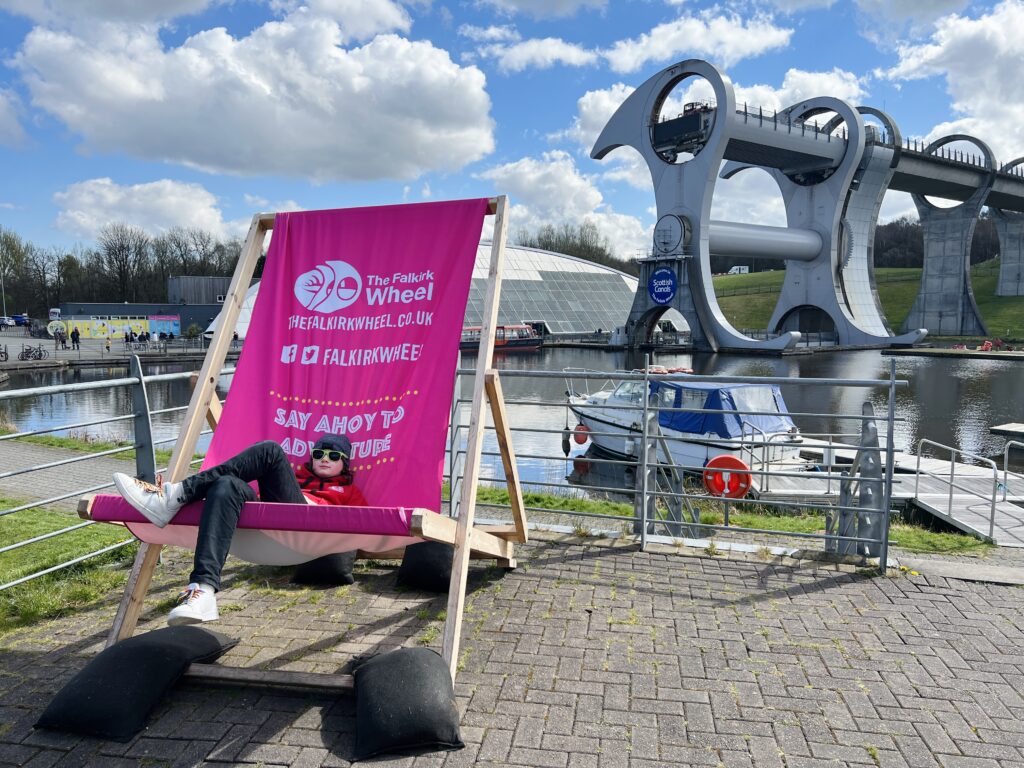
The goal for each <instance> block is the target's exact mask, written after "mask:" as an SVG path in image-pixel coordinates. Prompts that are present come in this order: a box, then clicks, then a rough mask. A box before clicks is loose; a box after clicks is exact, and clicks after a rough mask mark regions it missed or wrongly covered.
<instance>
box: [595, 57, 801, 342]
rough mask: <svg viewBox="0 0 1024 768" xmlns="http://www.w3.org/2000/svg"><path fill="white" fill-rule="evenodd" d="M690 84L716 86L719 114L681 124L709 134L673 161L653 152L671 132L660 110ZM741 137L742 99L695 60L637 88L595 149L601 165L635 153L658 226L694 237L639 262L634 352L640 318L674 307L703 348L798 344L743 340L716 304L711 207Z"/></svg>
mask: <svg viewBox="0 0 1024 768" xmlns="http://www.w3.org/2000/svg"><path fill="white" fill-rule="evenodd" d="M688 77H702V78H704V79H705V80H706V81H707V82H708V83H709V84H710V85H711V87H712V88H713V89H714V92H715V104H716V108H715V109H714V110H707V111H703V110H700V111H697V112H694V113H692V114H690V115H684V116H683V117H682V119H683V120H684V122H687V123H693V124H694V125H697V126H699V127H700V129H701V130H704V131H706V134H707V135H706V136H705V137H704V140H703V144H702V145H701V147H700V150H699V152H697V154H695V155H694V156H693V157H692V158H690V159H687V160H685V161H683V162H674V160H675V157H673V156H672V153H670V152H669V151H666V150H665V149H663V148H662V149H660V150H658V149H655V146H654V145H655V143H656V141H657V142H658V143H659V146H662V142H663V138H664V137H663V136H662V132H663V129H664V128H665V126H663V125H661V124H659V117H660V112H661V107H662V105H663V104H664V103H665V101H666V99H667V98H668V97H669V94H670V93H671V91H672V89H673V88H674V87H675V86H676V85H677V84H678V83H679V82H681V81H682V80H684V79H686V78H688ZM705 121H710V124H707V123H706V122H705ZM671 127H672V126H669V128H670V129H671ZM735 131H736V96H735V93H734V91H733V87H732V83H731V82H730V81H729V79H728V78H727V77H726V76H725V75H724V74H723V73H722V72H720V71H719V70H718V69H717V68H716V67H714V66H712V65H711V64H709V63H708V62H706V61H700V60H698V59H690V60H687V61H683V62H680V63H678V64H675V65H673V66H671V67H668V68H667V69H664V70H662V71H661V72H659V73H658V74H656V75H654V76H653V77H651V78H650V79H649V80H647V81H646V82H645V83H643V85H641V86H640V87H639V88H637V89H636V90H635V91H634V92H633V93H632V94H631V95H630V96H629V97H628V98H627V99H626V100H625V101H624V102H623V103H622V104H621V105H620V106H619V108H618V110H616V112H615V114H614V115H612V117H611V119H610V120H609V121H608V124H607V125H606V126H605V127H604V130H602V131H601V135H600V136H599V137H598V139H597V142H596V143H595V144H594V148H593V150H592V151H591V157H593V158H595V159H598V160H600V159H601V158H603V157H604V156H605V155H607V154H608V153H609V152H611V151H612V150H613V149H615V148H617V147H621V146H631V147H633V148H634V149H636V150H637V151H638V152H639V153H640V154H641V156H642V157H643V158H644V160H645V161H646V163H647V167H648V169H649V170H650V172H651V181H652V182H653V184H654V192H655V198H656V200H657V206H658V217H659V221H663V220H666V219H665V217H676V218H675V219H668V221H679V222H683V226H684V227H686V228H688V238H679V241H678V243H674V240H673V243H674V244H671V245H666V244H667V243H668V242H669V241H668V240H664V241H663V242H661V241H659V238H658V237H657V236H656V237H655V251H654V255H653V256H652V257H651V258H650V259H644V260H642V261H641V265H640V266H641V274H640V285H639V289H638V290H637V294H636V297H635V298H634V300H633V306H632V309H631V310H630V315H629V320H628V321H627V325H628V330H627V333H628V335H629V343H630V344H631V345H632V346H636V345H638V344H639V343H640V340H639V339H638V338H636V337H635V336H634V334H635V332H636V329H637V325H638V323H639V321H640V319H641V318H643V317H644V316H645V315H646V314H647V313H648V312H649V311H650V310H652V309H654V308H656V307H657V306H666V307H672V308H674V309H676V310H677V311H678V312H679V313H680V314H682V315H683V317H684V318H685V319H686V322H687V323H688V324H689V326H690V334H691V336H690V337H691V339H692V342H693V345H694V347H696V348H698V349H705V350H711V351H717V350H718V349H720V348H732V349H774V350H782V349H787V348H790V347H792V346H793V345H795V343H796V341H797V340H798V338H799V334H796V333H792V334H785V335H783V336H781V337H779V338H774V339H769V340H767V341H762V340H757V339H752V338H750V337H748V336H745V335H743V334H741V333H740V332H739V331H737V330H736V329H735V328H733V326H732V325H731V324H730V323H729V321H728V320H727V319H726V318H725V315H724V314H723V312H722V310H721V308H720V307H719V305H718V300H717V298H716V297H715V292H714V287H713V284H712V273H711V251H710V230H711V201H712V197H713V193H714V187H715V183H716V180H717V176H718V169H719V166H720V165H721V163H722V160H723V158H724V156H725V150H726V146H727V145H728V143H729V140H730V137H731V136H733V135H734V134H735ZM669 132H671V131H669ZM663 270H664V271H663ZM656 274H657V275H662V276H663V277H664V279H666V280H668V279H669V276H671V279H672V280H673V282H674V284H673V285H672V286H671V287H672V290H671V292H669V291H667V290H665V291H664V292H661V293H659V292H658V290H660V289H661V287H660V286H654V285H653V284H652V282H651V281H652V279H656ZM656 289H657V290H656Z"/></svg>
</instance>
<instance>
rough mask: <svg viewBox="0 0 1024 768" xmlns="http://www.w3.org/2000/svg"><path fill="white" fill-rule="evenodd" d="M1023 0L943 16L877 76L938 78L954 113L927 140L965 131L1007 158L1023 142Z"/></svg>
mask: <svg viewBox="0 0 1024 768" xmlns="http://www.w3.org/2000/svg"><path fill="white" fill-rule="evenodd" d="M1022 28H1024V2H1021V1H1020V0H1004V2H1001V3H999V4H998V5H997V6H995V7H994V8H993V9H991V11H990V12H988V13H987V14H984V15H979V16H978V17H977V18H970V17H968V16H947V17H945V18H943V19H942V20H940V21H939V22H937V23H936V25H935V30H934V32H933V34H932V35H931V37H930V39H928V40H927V41H925V42H922V43H920V44H914V45H903V46H900V48H899V49H898V53H899V61H898V63H897V64H896V66H894V67H892V68H891V69H889V70H887V71H885V72H883V73H882V74H883V75H884V76H886V77H888V78H890V79H892V80H894V81H901V80H916V79H923V78H928V77H935V76H941V77H944V78H945V81H946V89H947V91H948V92H949V94H950V97H951V98H952V106H953V110H954V111H955V112H956V113H957V116H956V117H955V118H954V119H953V120H951V121H949V122H945V123H942V124H941V125H938V126H935V128H934V129H933V130H932V131H931V132H930V134H929V137H928V140H931V139H933V138H937V137H939V136H943V135H948V134H950V133H969V134H972V135H974V136H977V137H978V138H979V139H982V140H983V141H985V142H986V143H988V144H989V146H990V147H992V149H993V151H994V152H995V153H996V156H997V157H1000V158H1004V159H1006V158H1012V157H1017V156H1018V155H1020V154H1021V147H1022V146H1024V79H1022V78H1020V77H1017V76H1015V75H1014V74H1013V73H1016V72H1020V71H1022V69H1024V47H1022V46H1021V44H1020V34H1019V30H1020V29H1022Z"/></svg>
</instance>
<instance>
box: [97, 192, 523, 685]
mask: <svg viewBox="0 0 1024 768" xmlns="http://www.w3.org/2000/svg"><path fill="white" fill-rule="evenodd" d="M488 213H490V214H492V215H494V216H495V222H494V235H493V237H492V241H491V242H492V244H491V263H490V268H489V272H488V288H487V297H486V302H485V306H484V314H483V321H482V324H481V340H480V350H479V353H478V356H477V367H476V376H475V380H474V389H473V400H472V404H471V406H470V425H469V441H468V447H467V451H466V461H465V470H464V478H463V483H462V486H461V487H462V495H461V497H460V503H459V507H458V509H459V516H458V518H457V519H452V518H449V517H444V516H441V515H437V514H433V513H426V514H424V513H420V514H414V517H413V524H412V527H411V530H410V533H412V535H414V536H419V537H421V538H424V539H430V540H433V541H443V542H447V543H450V544H452V545H453V547H454V556H453V560H452V578H451V582H450V584H449V591H448V610H447V617H446V620H445V626H444V637H443V656H444V659H445V661H446V663H447V664H448V667H449V670H450V672H451V676H452V681H453V682H454V680H455V675H456V671H457V669H456V665H457V661H458V651H459V636H460V634H461V630H462V613H463V608H464V605H465V592H466V578H467V573H468V565H469V560H470V558H472V557H490V558H495V559H496V560H497V561H498V563H499V564H501V565H504V566H506V567H514V566H515V557H514V544H515V542H525V541H526V540H527V526H526V517H525V513H524V510H523V500H522V491H521V488H520V485H519V476H518V473H517V471H516V464H515V457H514V455H513V452H512V440H511V432H510V429H509V425H508V418H507V415H506V413H505V404H504V400H503V397H502V391H501V383H500V380H499V378H498V374H497V372H496V371H494V370H492V369H491V362H492V357H493V353H494V332H495V327H496V325H497V316H498V302H499V299H500V295H501V291H500V285H501V272H502V264H503V261H504V253H505V239H506V231H507V225H508V222H507V218H508V199H507V197H505V196H501V197H498V198H494V199H492V200H491V201H490V204H489V206H488ZM273 226H274V215H273V214H257V215H255V216H254V217H253V219H252V223H251V224H250V226H249V233H248V235H247V236H246V240H245V245H244V247H243V249H242V254H241V257H240V259H239V261H238V265H237V267H236V269H235V274H234V276H233V277H232V280H231V285H230V287H229V288H228V292H227V294H226V296H225V300H224V309H223V311H222V313H221V318H220V324H219V325H218V328H217V331H216V333H215V334H214V337H213V340H212V341H211V343H210V346H209V349H208V351H207V355H206V358H205V360H204V361H203V366H202V369H201V370H200V371H199V373H198V374H197V375H196V377H195V380H194V388H193V391H192V398H191V400H190V401H189V406H188V410H187V412H186V414H185V421H184V426H183V428H182V431H181V433H180V435H179V438H178V441H177V443H176V444H175V447H174V451H173V452H172V454H171V459H170V462H169V463H168V468H167V474H166V479H167V480H169V481H171V482H180V481H181V480H182V479H184V478H185V477H186V476H187V475H188V472H189V463H190V459H191V457H192V455H193V453H194V451H195V448H196V444H197V441H198V438H199V434H200V431H201V430H202V427H203V423H204V422H208V423H209V424H210V425H211V426H213V427H214V428H216V425H217V422H218V421H219V417H220V412H221V403H220V400H219V399H218V398H217V393H216V384H217V379H218V376H219V374H220V371H221V370H222V369H223V367H224V361H225V359H226V357H227V352H228V349H229V347H230V343H231V339H232V334H233V330H234V328H235V325H236V323H237V321H238V317H239V314H240V312H241V309H242V302H243V300H244V298H245V293H246V290H247V289H248V286H249V284H250V281H251V278H252V275H253V272H254V271H255V268H256V263H257V261H258V259H259V257H260V255H261V254H262V252H263V243H264V240H265V238H266V234H267V232H268V231H269V230H271V229H272V228H273ZM485 396H486V398H487V400H488V402H489V405H490V411H491V416H492V419H493V421H494V426H495V431H496V433H497V435H498V445H499V449H500V451H501V456H502V462H503V464H504V467H505V476H506V478H507V480H508V489H509V498H510V500H511V506H512V513H513V525H510V526H475V525H474V514H475V509H476V490H477V486H478V480H479V467H480V459H481V452H482V447H483V431H484V427H485V418H484V397H485ZM453 485H454V484H453ZM83 510H84V512H85V513H86V514H87V513H88V502H86V501H84V500H83V503H82V504H81V505H80V513H82V511H83ZM160 550H161V546H160V545H151V544H146V543H142V544H141V545H140V547H139V552H138V554H137V556H136V558H135V563H134V564H133V565H132V570H131V574H130V575H129V578H128V583H127V585H126V587H125V592H124V596H123V597H122V599H121V603H120V605H119V606H118V609H117V614H116V615H115V618H114V624H113V626H112V628H111V631H110V634H109V635H108V637H107V641H106V644H107V646H108V647H109V646H110V645H113V644H114V643H116V642H118V641H119V640H122V639H124V638H126V637H129V636H131V635H132V633H133V632H134V631H135V627H136V625H137V623H138V619H139V615H140V613H141V610H142V606H143V600H144V598H145V594H146V592H147V591H148V589H149V585H150V583H151V581H152V578H153V573H154V570H155V568H156V565H157V562H158V559H159V556H160ZM385 554H392V553H385ZM373 556H374V557H378V558H379V557H381V556H382V553H373ZM186 676H188V677H190V678H198V679H205V680H216V681H219V682H245V683H258V684H264V685H288V686H301V687H317V688H327V689H329V690H334V691H347V690H351V688H352V678H351V676H350V675H318V674H313V673H299V672H288V671H274V670H258V669H237V668H231V667H224V666H221V665H209V664H193V665H192V666H191V667H190V668H189V670H188V671H187V672H186Z"/></svg>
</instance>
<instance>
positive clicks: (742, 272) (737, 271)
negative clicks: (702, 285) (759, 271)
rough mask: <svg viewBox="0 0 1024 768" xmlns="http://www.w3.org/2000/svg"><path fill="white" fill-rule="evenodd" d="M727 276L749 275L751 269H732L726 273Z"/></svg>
mask: <svg viewBox="0 0 1024 768" xmlns="http://www.w3.org/2000/svg"><path fill="white" fill-rule="evenodd" d="M726 274H727V275H749V274H750V267H732V268H731V269H730V270H729V271H728V272H726Z"/></svg>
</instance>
